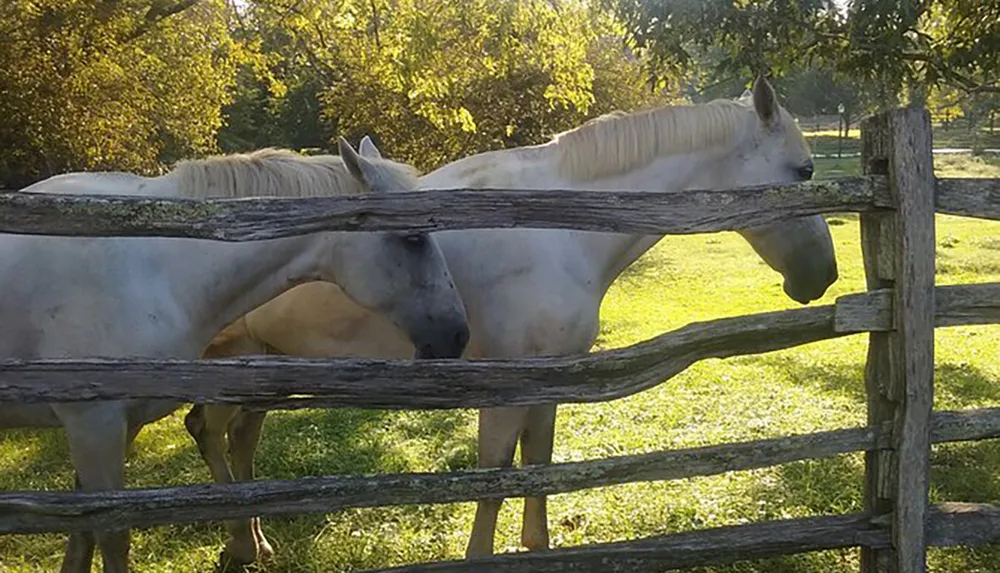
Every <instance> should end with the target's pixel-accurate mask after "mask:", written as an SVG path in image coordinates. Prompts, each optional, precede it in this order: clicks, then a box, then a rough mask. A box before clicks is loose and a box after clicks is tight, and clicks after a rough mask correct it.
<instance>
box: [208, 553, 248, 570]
mask: <svg viewBox="0 0 1000 573" xmlns="http://www.w3.org/2000/svg"><path fill="white" fill-rule="evenodd" d="M248 565H250V563H248V562H246V561H239V560H236V559H233V558H232V557H231V556H230V555H229V554H228V553H226V552H225V551H222V552H220V553H219V564H218V566H217V567H216V568H215V573H243V572H244V571H246V569H247V566H248Z"/></svg>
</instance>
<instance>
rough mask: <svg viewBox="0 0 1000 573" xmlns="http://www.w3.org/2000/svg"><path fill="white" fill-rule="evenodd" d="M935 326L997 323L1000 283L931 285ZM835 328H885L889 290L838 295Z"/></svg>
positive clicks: (999, 319) (888, 325) (889, 314)
mask: <svg viewBox="0 0 1000 573" xmlns="http://www.w3.org/2000/svg"><path fill="white" fill-rule="evenodd" d="M934 297H935V307H934V326H935V327H938V328H940V327H945V326H962V325H970V324H1000V283H982V284H965V285H949V286H939V287H936V288H935V289H934ZM833 327H834V329H835V330H836V331H837V332H888V331H890V330H892V329H893V325H892V291H891V290H888V289H881V290H877V291H869V292H866V293H859V294H849V295H844V296H842V297H840V298H838V299H837V304H836V311H835V316H834V325H833Z"/></svg>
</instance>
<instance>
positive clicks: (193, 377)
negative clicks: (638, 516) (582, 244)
mask: <svg viewBox="0 0 1000 573" xmlns="http://www.w3.org/2000/svg"><path fill="white" fill-rule="evenodd" d="M937 292H938V297H939V300H940V303H939V305H938V307H937V312H936V314H935V320H936V322H937V324H938V325H939V326H957V325H963V324H990V323H1000V283H988V284H980V285H957V286H947V287H938V288H937ZM890 295H891V292H890V291H888V290H882V291H874V292H869V293H864V294H855V295H848V296H845V297H842V298H841V299H839V300H838V301H837V303H836V304H834V305H826V306H818V307H812V308H802V309H795V310H785V311H778V312H767V313H761V314H755V315H747V316H739V317H733V318H723V319H719V320H712V321H708V322H701V323H694V324H689V325H688V326H685V327H683V328H680V329H678V330H675V331H672V332H668V333H665V334H661V335H660V336H657V337H655V338H652V339H650V340H646V341H644V342H640V343H638V344H634V345H632V346H629V347H626V348H622V349H617V350H607V351H602V352H596V353H593V354H581V355H576V356H566V357H559V358H532V359H522V360H468V361H465V360H462V361H457V360H373V359H304V358H284V357H282V358H276V357H269V358H241V359H217V360H140V359H83V360H31V361H28V360H4V361H0V401H7V402H53V401H58V402H72V401H85V400H99V399H121V398H129V397H131V398H157V399H176V400H179V401H184V402H201V403H234V404H245V405H248V406H252V407H257V408H268V409H296V408H315V407H324V408H327V407H356V408H380V409H411V410H425V409H437V408H481V407H489V406H499V405H505V406H529V405H534V404H545V403H570V402H601V401H607V400H614V399H618V398H623V397H625V396H630V395H632V394H635V393H637V392H641V391H643V390H647V389H649V388H652V387H654V386H657V385H659V384H661V383H663V382H665V381H667V380H669V379H671V378H673V377H674V376H676V375H677V374H679V373H681V372H683V371H684V370H685V369H686V368H688V367H689V366H690V365H691V364H693V363H695V362H697V361H699V360H705V359H708V358H726V357H729V356H737V355H746V354H759V353H763V352H771V351H774V350H780V349H784V348H791V347H794V346H800V345H802V344H807V343H810V342H817V341H820V340H826V339H830V338H836V337H840V336H845V335H847V334H852V333H858V332H868V331H875V332H884V331H889V330H891V316H892V301H891V298H890ZM401 387H405V388H406V393H401V392H400V391H399V389H400V388H401Z"/></svg>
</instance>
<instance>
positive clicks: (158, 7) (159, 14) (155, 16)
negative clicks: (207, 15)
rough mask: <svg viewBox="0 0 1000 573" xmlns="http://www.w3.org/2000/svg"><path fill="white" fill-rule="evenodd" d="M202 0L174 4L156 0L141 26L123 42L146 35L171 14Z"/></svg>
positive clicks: (173, 14) (183, 0) (185, 0)
mask: <svg viewBox="0 0 1000 573" xmlns="http://www.w3.org/2000/svg"><path fill="white" fill-rule="evenodd" d="M200 1H201V0H178V2H176V3H174V4H165V3H163V2H162V0H154V2H153V4H152V5H151V6H150V7H149V10H148V11H147V12H146V17H145V18H144V20H143V22H142V23H141V24H139V26H138V27H137V28H136V29H135V30H132V33H130V34H128V35H127V36H125V37H124V38H123V39H122V43H124V44H127V43H129V42H132V41H134V40H137V39H139V38H141V37H142V36H145V35H146V34H147V33H149V31H150V30H152V29H153V28H155V27H156V26H157V25H158V24H159V23H160V22H162V21H164V20H166V19H167V18H169V17H171V16H175V15H177V14H180V13H181V12H183V11H185V10H187V9H188V8H191V7H192V6H194V5H195V4H197V3H198V2H200Z"/></svg>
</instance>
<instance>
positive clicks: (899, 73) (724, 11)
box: [606, 0, 1000, 103]
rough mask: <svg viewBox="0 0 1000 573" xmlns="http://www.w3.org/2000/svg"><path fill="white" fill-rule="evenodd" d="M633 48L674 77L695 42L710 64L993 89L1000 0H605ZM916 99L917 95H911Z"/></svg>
mask: <svg viewBox="0 0 1000 573" xmlns="http://www.w3.org/2000/svg"><path fill="white" fill-rule="evenodd" d="M606 5H607V6H610V7H612V8H614V9H615V10H616V12H617V13H618V14H619V15H621V17H622V18H623V19H624V20H625V21H626V22H627V23H628V30H629V35H630V37H631V39H632V41H633V42H634V43H635V45H636V48H637V49H640V50H643V51H646V52H648V53H649V54H651V56H652V63H653V65H654V68H655V69H656V70H657V71H658V72H659V73H661V74H666V75H667V76H674V77H678V76H679V72H681V71H683V70H684V69H686V68H689V67H690V65H691V64H692V62H693V61H694V60H695V59H696V57H697V54H698V52H699V51H704V50H708V49H714V50H716V51H717V52H718V53H719V54H720V56H721V57H719V58H718V60H717V66H716V70H715V71H716V73H721V74H723V75H725V74H729V75H731V74H734V73H742V74H747V73H756V72H759V71H768V70H769V71H771V72H772V73H774V74H775V75H778V76H780V75H783V74H784V73H786V72H788V71H789V70H791V69H794V68H795V67H796V66H798V67H812V66H814V65H817V64H820V65H824V66H828V67H830V68H831V69H834V70H836V71H837V72H838V73H840V74H843V75H845V76H847V77H850V78H852V79H854V80H855V81H866V82H872V83H882V84H888V85H889V86H891V87H892V88H893V89H897V88H899V87H902V86H903V85H908V86H911V87H915V88H920V89H925V88H927V87H930V86H939V85H946V86H949V87H953V88H956V89H959V90H961V91H963V92H964V93H966V94H978V93H986V92H1000V0H795V1H792V0H752V1H744V0H663V1H660V2H645V1H643V0H606ZM917 103H920V102H917Z"/></svg>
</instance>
